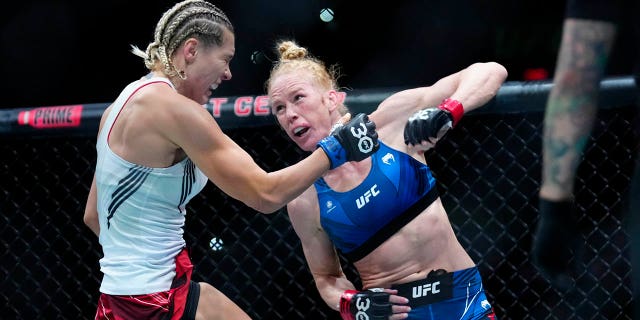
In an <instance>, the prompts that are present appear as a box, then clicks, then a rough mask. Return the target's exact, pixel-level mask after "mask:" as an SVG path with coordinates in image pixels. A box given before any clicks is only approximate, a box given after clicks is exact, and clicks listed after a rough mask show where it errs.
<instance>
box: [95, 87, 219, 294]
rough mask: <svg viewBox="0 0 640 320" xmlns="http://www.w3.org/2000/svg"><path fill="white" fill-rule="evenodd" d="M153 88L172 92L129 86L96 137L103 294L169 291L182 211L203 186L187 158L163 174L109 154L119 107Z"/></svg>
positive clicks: (162, 170)
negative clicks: (111, 136)
mask: <svg viewBox="0 0 640 320" xmlns="http://www.w3.org/2000/svg"><path fill="white" fill-rule="evenodd" d="M158 82H164V83H166V84H168V85H169V86H171V87H172V88H174V87H173V85H172V84H171V82H169V81H168V80H167V79H164V78H150V79H144V80H139V81H136V82H133V83H131V84H129V85H128V86H127V87H126V88H125V89H124V90H123V91H122V93H121V94H120V96H119V97H118V99H117V100H116V101H115V102H114V103H113V107H112V110H111V112H110V113H109V115H108V118H107V119H106V121H105V123H104V124H103V127H102V130H101V131H100V133H99V134H98V140H97V143H96V148H97V151H98V160H97V165H96V183H97V193H98V216H99V220H100V244H101V246H102V250H103V253H104V257H103V258H102V259H100V269H101V271H102V273H103V274H104V277H103V279H102V284H101V286H100V291H101V292H103V293H106V294H112V295H137V294H148V293H154V292H159V291H167V290H169V289H170V287H171V282H172V280H173V278H174V276H175V270H176V266H175V257H176V255H177V254H178V253H179V252H180V251H181V250H182V248H184V247H185V241H184V238H183V229H182V228H183V226H184V222H185V205H186V204H187V203H188V202H189V200H191V198H193V197H194V196H195V195H196V194H198V193H199V192H200V191H201V190H202V189H203V188H204V186H205V184H206V183H207V180H208V179H207V177H206V176H205V175H204V174H203V173H202V171H200V170H199V169H198V168H197V167H196V166H195V165H194V164H193V162H191V160H190V159H189V158H185V159H184V160H183V161H181V162H179V163H176V164H175V165H172V166H170V167H167V168H150V167H145V166H141V165H137V164H135V163H131V162H128V161H126V160H124V159H122V158H121V157H119V156H118V155H116V154H115V153H114V152H113V151H112V150H111V149H110V148H109V145H108V144H107V139H108V135H109V132H110V130H111V127H112V126H113V124H114V122H115V120H116V119H117V117H118V114H119V113H120V111H121V110H122V108H123V106H124V105H125V103H126V102H127V101H128V100H129V98H130V97H131V96H132V95H133V94H135V92H136V91H137V90H138V89H140V88H142V87H143V86H146V85H148V84H151V83H158ZM174 89H175V88H174Z"/></svg>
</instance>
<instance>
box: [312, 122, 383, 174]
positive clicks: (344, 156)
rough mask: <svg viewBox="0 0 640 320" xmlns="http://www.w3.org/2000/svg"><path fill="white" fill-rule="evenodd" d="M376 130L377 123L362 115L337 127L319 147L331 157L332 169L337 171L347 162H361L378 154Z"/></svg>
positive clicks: (321, 141)
mask: <svg viewBox="0 0 640 320" xmlns="http://www.w3.org/2000/svg"><path fill="white" fill-rule="evenodd" d="M375 129H376V125H375V123H373V122H372V121H370V120H369V117H368V116H367V115H366V114H364V113H360V114H358V115H357V116H355V117H354V118H353V119H351V121H349V122H348V123H346V124H344V125H340V126H337V127H335V128H334V130H333V131H332V132H331V135H329V136H328V137H326V138H324V139H322V140H320V142H318V144H317V146H318V147H320V148H322V150H324V152H325V153H326V154H327V157H329V161H331V165H330V168H331V169H335V168H337V167H339V166H341V165H342V164H343V163H345V162H347V161H361V160H364V159H366V158H367V157H369V156H371V155H372V154H373V153H374V152H376V151H377V150H378V149H379V148H380V143H379V142H378V133H377V132H376V131H375Z"/></svg>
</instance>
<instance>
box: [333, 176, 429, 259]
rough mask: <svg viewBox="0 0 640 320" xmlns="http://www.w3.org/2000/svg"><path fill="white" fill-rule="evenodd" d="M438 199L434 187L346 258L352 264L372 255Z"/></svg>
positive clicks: (346, 254)
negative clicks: (372, 252)
mask: <svg viewBox="0 0 640 320" xmlns="http://www.w3.org/2000/svg"><path fill="white" fill-rule="evenodd" d="M436 199H438V190H437V188H436V187H435V186H434V187H432V188H431V190H429V192H427V194H425V195H424V197H422V198H420V200H418V201H417V202H416V203H414V204H413V205H412V206H411V207H409V209H407V210H406V211H405V212H403V213H402V214H401V215H399V216H397V217H395V218H394V219H393V220H391V221H390V222H389V223H388V224H387V225H386V226H384V227H382V228H381V229H380V230H378V232H376V233H374V234H373V236H371V237H370V238H369V239H367V241H365V242H364V243H363V244H361V245H360V246H359V247H357V248H355V249H354V250H353V251H350V252H348V253H344V256H345V257H347V259H349V260H351V261H352V262H355V261H358V260H360V259H362V258H364V257H365V256H366V255H368V254H369V253H371V251H373V250H375V249H376V248H377V247H378V246H380V245H381V244H382V243H383V242H385V241H386V240H387V239H389V238H390V237H391V236H392V235H394V234H395V233H396V232H398V230H400V229H401V228H402V227H404V226H405V225H406V224H407V223H409V222H410V221H411V220H413V218H415V217H417V216H418V215H419V214H420V213H421V212H422V211H424V209H426V208H427V207H428V206H429V205H431V204H432V203H433V202H434V201H436Z"/></svg>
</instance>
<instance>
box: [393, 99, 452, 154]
mask: <svg viewBox="0 0 640 320" xmlns="http://www.w3.org/2000/svg"><path fill="white" fill-rule="evenodd" d="M463 114H464V108H463V107H462V104H461V103H460V102H458V101H457V100H453V99H445V100H444V101H442V103H441V104H440V105H439V106H437V107H435V108H433V107H431V108H426V109H422V110H419V111H417V112H416V113H414V114H413V115H411V117H409V120H408V121H407V124H406V125H405V127H404V143H405V144H410V145H417V144H421V143H422V141H428V142H430V143H432V144H435V143H436V142H437V141H438V140H439V139H440V138H442V137H443V136H444V135H445V133H447V131H449V130H450V129H451V128H453V127H454V126H455V125H456V124H457V123H458V122H459V121H460V118H462V115H463Z"/></svg>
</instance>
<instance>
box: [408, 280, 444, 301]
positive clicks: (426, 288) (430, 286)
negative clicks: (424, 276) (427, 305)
mask: <svg viewBox="0 0 640 320" xmlns="http://www.w3.org/2000/svg"><path fill="white" fill-rule="evenodd" d="M439 285H440V281H436V282H434V283H426V284H423V285H421V286H417V287H413V295H412V296H413V297H414V298H420V297H425V296H427V294H429V292H431V294H437V293H440V288H438V286H439Z"/></svg>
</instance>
